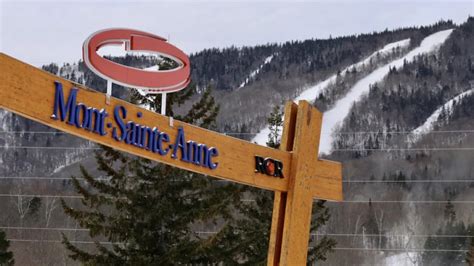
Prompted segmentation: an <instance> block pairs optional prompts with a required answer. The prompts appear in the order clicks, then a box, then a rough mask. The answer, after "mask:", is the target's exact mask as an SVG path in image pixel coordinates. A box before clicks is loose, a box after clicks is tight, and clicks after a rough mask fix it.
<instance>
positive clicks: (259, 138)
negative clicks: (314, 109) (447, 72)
mask: <svg viewBox="0 0 474 266" xmlns="http://www.w3.org/2000/svg"><path fill="white" fill-rule="evenodd" d="M409 44H410V39H405V40H401V41H396V42H392V43H389V44H387V45H385V46H384V47H382V48H381V49H379V50H377V51H375V52H374V53H372V54H371V55H369V56H368V57H366V58H365V59H363V60H362V61H359V62H357V63H355V64H352V65H350V66H348V67H346V68H344V69H343V70H342V71H341V76H344V75H346V74H347V71H348V70H350V69H353V68H356V69H357V70H358V69H360V68H361V67H363V66H364V65H366V64H368V63H369V62H370V61H371V60H373V59H374V58H375V57H377V56H381V55H386V54H389V53H391V52H392V51H393V49H396V48H405V47H407V46H408V45H409ZM267 59H268V57H267ZM265 61H266V60H265ZM336 79H337V74H334V75H332V76H330V77H329V78H327V79H325V80H323V81H322V82H320V83H317V84H316V85H314V86H312V87H309V88H308V89H306V90H304V91H303V92H302V93H301V94H300V95H299V96H298V97H296V98H295V99H294V101H295V102H298V101H300V100H306V101H309V102H313V101H314V100H316V98H317V97H318V96H319V94H320V93H321V92H322V91H323V90H324V89H325V88H326V87H327V86H328V85H329V84H332V83H335V82H336ZM269 133H270V129H269V128H268V126H267V127H265V128H264V129H262V130H260V131H259V132H258V134H257V135H256V136H255V137H254V138H253V139H252V141H253V142H256V143H258V144H260V145H265V144H266V142H267V139H268V134H269Z"/></svg>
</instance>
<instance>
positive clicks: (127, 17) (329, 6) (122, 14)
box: [0, 0, 474, 66]
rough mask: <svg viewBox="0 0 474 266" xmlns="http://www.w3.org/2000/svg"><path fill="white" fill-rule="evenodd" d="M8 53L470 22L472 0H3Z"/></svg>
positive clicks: (61, 53)
mask: <svg viewBox="0 0 474 266" xmlns="http://www.w3.org/2000/svg"><path fill="white" fill-rule="evenodd" d="M0 11H1V13H0V50H1V51H2V52H4V53H7V54H9V55H11V56H14V57H16V58H19V59H20V60H23V61H26V62H28V63H30V64H33V65H37V66H40V65H42V64H46V63H50V62H56V63H63V62H74V61H77V60H78V59H80V58H81V57H82V54H81V46H82V42H83V41H84V40H85V39H86V38H87V37H88V36H89V35H90V34H91V33H93V32H95V31H97V30H100V29H104V28H111V27H127V28H134V29H139V30H143V31H148V32H150V33H154V34H156V35H160V36H163V37H165V38H168V37H169V38H170V40H171V43H173V44H174V45H176V46H177V47H179V48H181V49H182V50H184V51H185V52H187V53H192V52H196V51H199V50H202V49H204V48H211V47H228V46H231V45H235V46H242V45H255V44H265V43H268V42H284V41H288V40H304V39H308V38H328V37H329V36H330V35H332V36H341V35H348V34H356V33H367V32H372V31H380V30H384V29H385V28H388V29H394V28H398V27H402V26H412V25H427V24H431V23H434V22H436V21H438V20H440V19H452V20H454V22H455V23H462V22H463V21H465V20H466V19H467V17H468V16H469V15H474V0H470V1H458V2H455V1H441V2H440V1H436V2H435V1H427V0H425V1H404V2H401V1H393V0H392V1H389V0H384V1H380V0H379V1H355V0H354V1H348V0H346V1H317V2H316V1H312V2H308V1H305V2H294V1H293V2H290V1H279V2H272V1H258V2H257V1H213V2H210V1H174V2H162V1H161V2H158V1H153V2H151V1H80V2H79V1H18V0H16V1H10V0H0Z"/></svg>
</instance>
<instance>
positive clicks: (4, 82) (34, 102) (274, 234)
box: [0, 53, 342, 265]
mask: <svg viewBox="0 0 474 266" xmlns="http://www.w3.org/2000/svg"><path fill="white" fill-rule="evenodd" d="M0 75H1V76H0V108H4V109H6V110H8V111H11V112H14V113H16V114H18V115H21V116H23V117H26V118H28V119H32V120H34V121H37V122H39V123H42V124H44V125H47V126H50V127H52V128H55V129H58V130H61V131H64V132H67V133H69V134H72V135H75V136H78V137H81V138H84V139H87V140H90V141H93V142H96V143H99V144H102V145H105V146H109V147H112V148H114V149H117V150H121V151H124V152H128V153H131V154H134V155H137V156H140V157H144V158H147V159H150V160H154V161H158V162H161V163H165V164H169V165H172V166H175V167H178V168H181V169H185V170H189V171H192V172H196V173H200V174H204V175H209V176H213V177H217V178H221V179H225V180H230V181H233V182H238V183H241V184H246V185H250V186H254V187H258V188H262V189H267V190H272V191H275V197H274V208H273V216H272V228H271V235H270V246H269V251H268V265H306V259H307V249H308V240H309V233H310V232H309V231H310V222H311V210H312V203H313V198H319V199H326V200H333V201H339V200H342V167H341V164H340V163H337V162H332V161H326V160H320V159H318V158H317V154H318V149H319V139H320V132H321V121H322V114H321V112H319V111H318V110H317V109H315V108H314V107H312V106H311V105H310V104H309V103H307V102H305V101H300V102H299V103H298V105H296V104H295V103H293V102H289V103H287V104H286V107H285V124H284V130H283V136H282V143H281V148H280V150H277V149H271V148H268V147H264V146H260V145H257V144H252V143H249V142H246V141H243V140H240V139H236V138H232V137H229V136H225V135H222V134H219V133H216V132H212V131H209V130H206V129H203V128H199V127H196V126H193V125H190V124H186V123H183V122H180V121H174V122H173V123H172V124H170V118H169V117H166V116H163V115H160V114H157V113H154V112H151V111H148V110H145V109H142V108H140V107H138V106H136V105H134V104H131V103H128V102H125V101H122V100H120V99H116V98H111V99H110V104H109V105H105V104H104V103H105V100H106V95H105V94H103V93H100V92H97V91H95V90H92V89H88V88H86V87H84V86H83V85H81V84H77V83H74V82H71V81H69V80H66V79H63V78H61V77H58V76H55V75H52V74H50V73H48V72H45V71H43V70H40V69H37V68H35V67H33V66H30V65H28V64H25V63H23V62H21V61H18V60H16V59H14V58H12V57H10V56H8V55H5V54H3V53H1V54H0ZM124 110H125V111H126V115H125V112H124ZM120 121H121V122H122V123H123V124H121V122H120ZM132 123H133V125H132ZM137 125H138V126H137ZM133 126H135V127H136V128H138V129H137V131H136V132H137V133H136V134H139V133H138V132H142V133H141V134H143V135H142V137H141V138H139V137H136V135H135V133H133V134H132V132H135V131H133V128H134V127H133ZM128 129H130V131H128ZM140 130H141V131H140ZM124 131H125V132H126V133H124ZM120 133H122V134H121V135H120ZM124 135H126V136H125V138H124V139H122V137H124ZM132 135H133V137H130V136H132ZM165 135H166V136H167V137H166V136H165ZM143 136H148V137H147V138H145V141H143V138H144V137H143ZM127 137H130V139H127ZM136 139H141V140H142V141H141V142H140V141H134V140H136ZM127 142H128V143H127ZM186 149H187V150H186ZM191 150H193V152H192V153H191V152H190V151H191ZM165 151H166V152H165ZM188 152H189V154H188ZM173 155H174V156H173ZM191 157H192V158H191ZM256 157H260V158H265V159H266V161H269V162H273V163H274V165H273V166H275V165H276V166H277V167H279V169H278V170H279V171H278V172H279V175H276V174H274V172H270V173H267V172H264V173H262V171H258V166H257V165H256ZM203 158H206V159H203ZM275 162H278V164H275Z"/></svg>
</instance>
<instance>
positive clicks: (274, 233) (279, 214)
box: [267, 102, 298, 266]
mask: <svg viewBox="0 0 474 266" xmlns="http://www.w3.org/2000/svg"><path fill="white" fill-rule="evenodd" d="M297 112H298V106H297V105H296V104H295V103H294V102H287V103H286V105H285V116H284V121H285V124H284V125H283V133H282V136H281V142H280V150H282V151H292V150H293V140H294V137H295V126H296V115H297ZM286 198H287V193H286V192H281V191H275V193H274V198H273V212H272V225H271V229H270V242H269V247H268V256H267V265H268V266H276V265H279V264H280V257H281V248H282V240H283V227H284V223H285V209H286Z"/></svg>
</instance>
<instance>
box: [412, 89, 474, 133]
mask: <svg viewBox="0 0 474 266" xmlns="http://www.w3.org/2000/svg"><path fill="white" fill-rule="evenodd" d="M473 92H474V89H470V90H467V91H465V92H463V93H460V94H458V95H457V96H455V97H453V98H452V99H450V100H449V101H447V102H446V103H445V104H443V105H442V106H441V107H439V108H438V109H436V110H435V111H434V112H433V114H431V115H430V117H428V119H426V121H425V122H424V123H423V125H421V126H419V127H417V128H416V129H414V130H413V131H412V132H411V133H412V137H411V139H410V141H411V142H416V141H417V140H419V139H420V137H421V136H423V135H425V134H427V133H429V132H430V131H431V130H433V127H434V126H435V124H436V122H437V121H438V119H439V116H440V115H441V112H442V111H443V109H444V110H445V111H446V112H447V115H448V116H450V115H451V114H452V112H453V106H454V103H457V102H459V101H460V100H461V99H462V98H464V97H467V96H469V95H471V94H472V93H473Z"/></svg>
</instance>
